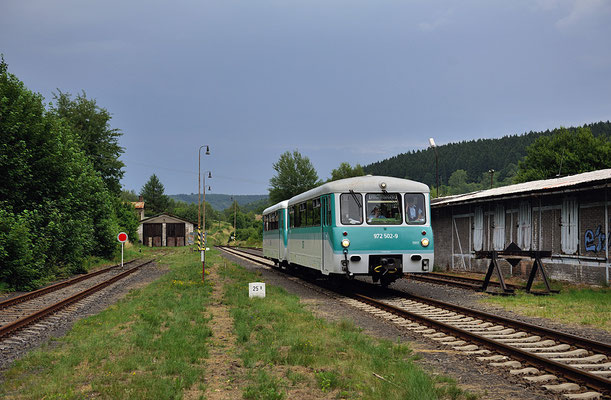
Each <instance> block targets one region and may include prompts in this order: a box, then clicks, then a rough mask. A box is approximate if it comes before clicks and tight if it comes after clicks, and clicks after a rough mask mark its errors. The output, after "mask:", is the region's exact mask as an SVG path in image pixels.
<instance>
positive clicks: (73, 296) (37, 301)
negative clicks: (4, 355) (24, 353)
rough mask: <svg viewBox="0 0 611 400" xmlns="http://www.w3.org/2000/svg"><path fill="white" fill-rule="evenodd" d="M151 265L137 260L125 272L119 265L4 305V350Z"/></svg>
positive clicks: (0, 316) (0, 306)
mask: <svg viewBox="0 0 611 400" xmlns="http://www.w3.org/2000/svg"><path fill="white" fill-rule="evenodd" d="M151 262H153V260H148V261H141V260H134V261H132V262H130V263H125V264H124V267H123V268H120V265H115V266H112V267H109V268H106V269H103V270H100V271H96V272H94V273H90V274H86V275H82V276H79V277H76V278H73V279H70V280H67V281H64V282H60V283H57V284H55V285H51V286H49V287H46V288H43V289H39V290H36V291H34V292H30V293H26V294H24V295H21V296H17V297H13V298H11V299H7V300H5V301H2V302H0V350H3V349H5V348H10V347H11V345H14V344H19V343H20V342H23V341H24V340H27V339H23V338H21V339H20V338H16V335H18V334H20V333H21V332H23V331H27V332H26V335H25V336H28V335H27V333H29V334H35V333H36V332H37V331H42V330H45V329H48V328H49V326H50V325H52V324H53V321H54V320H57V319H58V317H55V318H54V314H56V313H58V312H60V311H61V310H65V309H67V308H68V307H70V306H73V305H75V304H77V303H78V302H80V301H82V300H83V299H86V298H87V297H89V296H91V295H92V294H94V293H96V292H99V291H100V290H102V289H104V288H106V287H108V286H109V285H111V284H113V283H115V282H117V281H119V280H121V279H123V278H126V277H127V276H129V275H131V274H133V273H134V272H136V271H138V269H140V268H142V267H143V266H145V265H148V264H150V263H151ZM132 264H135V265H132ZM60 319H61V317H60ZM48 320H51V322H48ZM34 325H36V326H34Z"/></svg>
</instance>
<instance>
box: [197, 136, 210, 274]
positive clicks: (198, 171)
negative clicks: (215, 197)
mask: <svg viewBox="0 0 611 400" xmlns="http://www.w3.org/2000/svg"><path fill="white" fill-rule="evenodd" d="M204 147H205V148H206V153H205V154H206V155H207V156H209V155H210V147H208V145H206V144H204V145H201V146H199V150H198V151H197V156H198V164H197V239H198V241H199V250H200V252H201V259H202V282H203V281H204V269H205V266H206V261H205V260H206V255H205V248H203V247H202V244H203V240H202V239H203V238H202V233H201V232H202V230H201V183H202V179H201V174H202V149H203V148H204Z"/></svg>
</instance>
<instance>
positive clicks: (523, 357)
mask: <svg viewBox="0 0 611 400" xmlns="http://www.w3.org/2000/svg"><path fill="white" fill-rule="evenodd" d="M225 250H226V249H225ZM226 251H228V252H230V253H232V254H236V253H238V252H239V250H236V249H234V248H231V250H226ZM245 254H249V253H245ZM239 256H240V257H244V258H247V259H249V260H252V261H255V262H257V263H260V264H265V263H264V262H263V261H261V260H257V259H255V258H252V257H249V256H246V255H244V253H242V254H239ZM256 257H258V256H256ZM265 265H266V264H265ZM359 284H361V285H362V284H364V283H359ZM331 290H333V289H331ZM389 291H390V293H391V294H392V295H394V296H397V297H404V298H408V299H414V300H417V301H420V302H422V303H425V304H429V305H433V306H436V307H440V308H445V309H450V310H452V311H456V312H460V313H462V314H465V315H469V316H472V317H477V318H480V319H485V320H488V321H490V320H491V322H496V323H500V324H504V325H507V326H510V327H512V328H517V329H521V330H525V331H528V332H529V333H536V334H538V335H542V336H545V337H548V338H553V339H555V340H559V341H563V342H568V344H572V345H575V346H579V347H582V348H585V349H588V350H590V351H596V352H601V353H605V354H610V353H611V346H610V345H608V344H606V343H601V342H596V341H593V340H590V339H587V338H583V337H580V336H575V335H572V334H568V333H564V332H558V331H553V330H551V329H547V328H544V327H541V326H537V325H532V324H529V323H526V322H521V321H517V320H512V319H509V318H505V317H501V316H498V315H494V314H489V313H486V312H483V311H478V310H473V309H470V308H466V307H462V306H458V305H454V304H449V303H445V302H442V301H438V300H433V299H430V298H426V297H420V296H416V295H412V294H408V293H404V292H400V291H397V290H394V289H386V290H385V291H384V294H386V295H387V294H388V292H389ZM341 294H343V295H346V296H349V297H352V298H355V299H357V300H359V301H364V302H366V303H368V304H370V305H372V306H376V307H379V308H384V309H386V310H387V311H389V312H392V313H393V314H395V315H399V316H402V317H405V318H408V319H411V320H416V321H418V322H421V323H423V324H425V325H427V326H430V327H433V328H436V329H439V330H442V331H444V332H446V333H450V334H452V335H455V336H459V337H461V338H463V339H466V340H469V341H471V342H477V343H479V344H481V345H483V346H486V347H488V348H493V349H495V350H496V351H499V352H501V353H504V354H508V355H510V356H511V357H513V358H516V359H518V360H520V361H522V362H524V363H526V364H529V365H533V366H539V367H540V366H543V367H544V369H545V370H547V371H549V372H552V373H557V374H559V375H562V376H564V377H566V378H568V379H570V380H573V381H577V382H580V383H582V384H584V385H585V386H588V387H590V388H593V389H596V390H599V391H601V392H605V393H607V394H609V393H611V387H610V385H611V381H610V380H609V379H606V378H604V377H601V376H598V375H595V374H591V373H588V372H586V371H584V370H581V369H578V368H574V367H571V366H569V365H567V364H564V363H560V362H557V361H553V360H550V359H547V358H544V357H540V356H537V355H536V354H534V353H530V352H527V351H524V350H521V349H519V348H516V347H512V346H508V345H506V344H504V343H501V342H496V341H494V340H493V339H488V338H485V337H483V336H480V335H477V334H475V333H471V332H469V331H466V330H463V329H460V328H457V327H454V326H452V325H448V324H445V323H443V322H439V321H435V320H433V319H430V318H427V317H424V316H421V315H419V314H415V313H411V312H409V311H407V310H403V309H401V308H398V307H395V306H392V305H390V304H387V303H384V302H381V301H378V300H375V299H372V298H370V297H368V296H365V295H361V294H357V293H353V292H345V291H344V292H342V293H341Z"/></svg>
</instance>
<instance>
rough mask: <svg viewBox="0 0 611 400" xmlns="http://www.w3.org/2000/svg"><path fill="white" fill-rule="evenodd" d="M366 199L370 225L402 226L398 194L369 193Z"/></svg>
mask: <svg viewBox="0 0 611 400" xmlns="http://www.w3.org/2000/svg"><path fill="white" fill-rule="evenodd" d="M365 199H366V208H365V210H366V211H367V223H368V224H370V225H400V224H401V223H402V222H403V213H402V212H401V196H399V194H398V193H367V195H366V196H365Z"/></svg>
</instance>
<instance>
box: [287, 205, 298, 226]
mask: <svg viewBox="0 0 611 400" xmlns="http://www.w3.org/2000/svg"><path fill="white" fill-rule="evenodd" d="M295 218H296V217H295V206H291V208H289V222H290V224H291V228H294V227H295V226H297V225H295Z"/></svg>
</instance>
